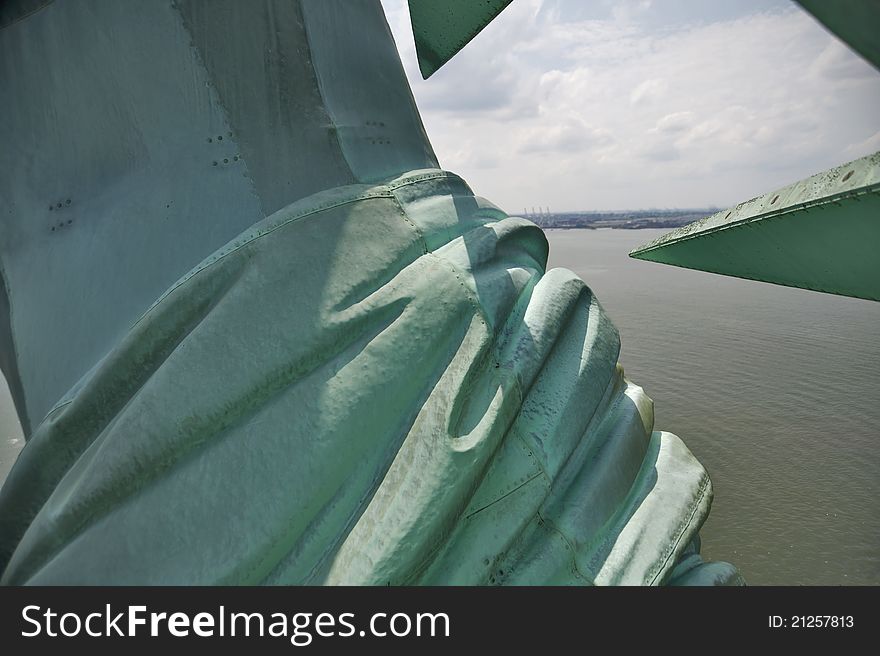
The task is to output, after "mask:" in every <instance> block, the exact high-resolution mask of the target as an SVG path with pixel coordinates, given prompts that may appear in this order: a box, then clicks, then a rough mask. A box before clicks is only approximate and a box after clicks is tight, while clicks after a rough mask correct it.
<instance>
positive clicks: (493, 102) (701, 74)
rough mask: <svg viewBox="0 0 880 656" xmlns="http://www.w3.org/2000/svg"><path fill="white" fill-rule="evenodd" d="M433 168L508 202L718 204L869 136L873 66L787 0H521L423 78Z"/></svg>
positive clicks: (860, 145) (404, 45)
mask: <svg viewBox="0 0 880 656" xmlns="http://www.w3.org/2000/svg"><path fill="white" fill-rule="evenodd" d="M382 3H383V5H384V7H385V11H386V13H387V15H388V22H389V24H390V25H391V29H392V31H393V32H394V36H395V39H396V41H397V46H398V49H399V50H400V52H401V56H402V58H403V62H404V66H405V68H406V71H407V75H408V76H409V79H410V84H411V85H412V87H413V93H414V94H415V97H416V100H417V102H418V105H419V108H420V110H421V113H422V118H423V120H424V122H425V126H426V128H427V130H428V135H429V136H430V138H431V141H432V143H433V144H434V149H435V150H436V152H437V155H438V157H439V158H440V162H441V164H442V166H443V167H444V168H446V169H449V170H451V171H455V172H456V173H459V174H461V175H462V176H464V177H465V179H466V180H468V182H469V183H470V184H471V186H472V187H473V188H474V190H475V191H476V192H477V193H478V194H479V195H482V196H486V197H487V198H489V199H490V200H492V201H493V202H494V203H496V204H498V205H500V206H501V207H503V208H504V209H506V210H507V211H509V212H511V213H521V212H522V211H523V209H524V208H526V207H528V208H531V207H532V206H539V205H541V206H550V208H551V210H558V211H564V210H577V209H636V208H672V207H709V206H717V207H726V206H729V205H733V204H735V203H737V202H739V201H742V200H746V199H748V198H751V197H753V196H756V195H759V194H761V193H764V192H767V191H770V190H772V189H774V188H777V187H780V186H783V185H785V184H788V183H790V182H794V181H796V180H798V179H800V178H803V177H806V176H808V175H811V174H813V173H818V172H819V171H821V170H823V169H826V168H829V167H831V166H835V165H837V164H842V163H844V162H846V161H849V160H852V159H855V158H857V157H860V156H862V155H866V154H869V153H872V152H875V151H877V150H880V73H878V71H876V70H875V69H874V68H872V67H871V66H870V65H868V64H867V63H865V62H864V61H863V60H861V59H860V58H859V57H858V56H857V55H854V54H852V53H851V52H850V51H849V50H848V49H847V48H846V46H844V45H843V44H842V43H841V42H840V41H838V40H837V39H836V38H835V37H833V36H831V35H830V34H829V33H828V32H826V31H825V29H824V28H823V27H822V26H821V25H819V23H817V22H816V21H815V20H814V19H813V18H812V17H811V16H810V15H808V14H807V13H805V12H804V11H803V10H802V9H800V7H799V6H797V5H795V4H794V3H792V2H789V1H788V0H653V1H652V0H630V1H627V0H623V1H621V0H614V1H612V0H590V1H586V0H543V1H542V0H514V2H513V4H511V5H510V6H509V7H508V8H507V9H505V10H504V11H503V12H502V13H501V14H500V15H499V16H498V18H497V19H496V20H495V21H494V22H493V23H492V24H490V25H489V27H487V28H486V29H485V30H484V31H483V32H482V33H481V34H480V35H479V36H477V38H476V39H474V41H472V42H471V43H470V44H469V45H468V46H467V47H466V48H465V49H464V50H463V51H462V52H461V53H459V55H458V56H456V57H455V58H454V59H453V60H452V61H451V62H449V63H448V64H446V66H444V67H443V68H441V69H440V70H439V71H438V72H437V73H435V74H434V76H433V77H431V79H430V80H428V81H423V80H422V79H421V76H420V75H419V73H418V65H417V61H416V54H415V46H414V45H413V37H412V31H411V29H410V26H409V14H408V11H407V7H406V0H382Z"/></svg>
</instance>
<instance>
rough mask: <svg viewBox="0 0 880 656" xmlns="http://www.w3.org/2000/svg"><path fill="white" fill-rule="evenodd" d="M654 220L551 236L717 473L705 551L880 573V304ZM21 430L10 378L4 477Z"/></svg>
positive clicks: (664, 408)
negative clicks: (655, 243) (674, 240)
mask: <svg viewBox="0 0 880 656" xmlns="http://www.w3.org/2000/svg"><path fill="white" fill-rule="evenodd" d="M661 233H662V231H657V230H633V231H628V230H598V231H592V230H557V231H549V232H548V233H547V236H548V239H549V240H550V265H551V266H563V267H566V268H569V269H571V270H573V271H575V272H576V273H577V274H579V275H580V276H581V277H582V278H583V279H584V280H586V281H587V284H588V285H590V287H591V288H592V289H593V291H594V292H596V294H597V295H598V297H599V300H600V301H601V303H602V304H603V306H604V307H605V309H606V311H607V312H608V313H609V314H610V316H611V318H612V319H613V320H614V322H615V323H616V324H617V327H618V329H619V330H620V333H621V338H622V341H623V350H622V353H621V361H622V363H623V366H624V367H625V369H626V371H627V375H628V376H629V377H630V378H631V379H633V380H634V381H635V382H637V383H638V384H640V385H642V386H643V387H644V388H645V389H646V391H647V392H648V394H649V395H650V396H651V397H653V399H654V401H655V412H656V424H655V426H656V427H657V428H661V429H663V430H669V431H672V432H674V433H676V434H677V435H679V436H680V437H682V438H683V439H684V440H685V442H686V443H687V444H688V446H689V447H690V448H691V450H692V451H693V452H694V453H695V454H696V455H697V457H698V458H699V459H700V460H701V461H702V462H703V464H704V465H705V466H706V467H707V468H708V470H709V473H710V474H711V476H712V480H713V482H714V484H715V504H714V506H713V509H712V514H711V516H710V518H709V521H708V522H707V524H706V526H705V527H704V529H703V552H704V555H706V556H707V557H708V558H711V559H724V560H729V561H731V562H733V563H735V564H736V565H738V566H739V568H740V569H741V571H742V572H743V574H744V575H745V577H746V580H747V581H748V582H749V583H752V584H827V585H835V584H844V585H847V584H874V585H877V584H880V448H878V447H880V445H878V442H880V430H878V426H880V340H878V337H880V334H878V333H880V303H873V302H870V301H859V300H855V299H848V298H840V297H837V296H830V295H827V294H818V293H815V292H807V291H803V290H798V289H789V288H785V287H776V286H773V285H768V284H764V283H758V282H752V281H747V280H737V279H734V278H725V277H723V276H716V275H712V274H708V273H699V272H695V271H688V270H684V269H676V268H674V267H668V266H663V265H659V264H652V263H649V262H640V261H637V260H632V259H629V258H628V257H627V253H628V252H629V250H630V249H632V248H633V247H635V246H637V245H640V244H643V243H645V242H647V241H650V240H651V239H654V238H655V237H657V236H658V235H659V234H661ZM21 444H22V439H21V434H20V431H19V429H18V426H17V423H16V421H15V416H14V413H13V411H12V409H11V404H10V402H9V399H8V392H7V390H6V388H5V382H4V381H3V380H2V378H0V481H2V480H3V479H4V478H5V476H6V472H7V471H8V469H9V467H10V466H11V464H12V462H14V459H15V457H16V455H17V453H18V450H19V448H20V447H21Z"/></svg>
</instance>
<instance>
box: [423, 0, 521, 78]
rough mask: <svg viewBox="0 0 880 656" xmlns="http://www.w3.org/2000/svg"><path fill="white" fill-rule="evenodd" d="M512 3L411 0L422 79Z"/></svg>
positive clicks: (490, 0) (453, 54) (495, 0)
mask: <svg viewBox="0 0 880 656" xmlns="http://www.w3.org/2000/svg"><path fill="white" fill-rule="evenodd" d="M511 2H512V0H479V1H477V0H444V1H443V2H433V1H432V0H409V15H410V20H411V21H412V27H413V35H414V36H415V41H416V54H417V55H418V57H419V70H420V71H421V72H422V77H423V78H425V79H428V78H429V77H431V75H433V74H434V73H435V72H436V71H437V69H439V68H440V67H441V66H443V64H445V63H446V62H448V61H449V60H450V59H452V58H453V56H455V53H457V52H458V51H459V50H461V49H462V48H464V47H465V46H466V45H467V44H468V42H470V40H471V39H473V38H474V37H475V36H477V34H479V33H480V31H481V30H482V29H483V28H484V27H486V25H488V24H489V23H490V22H492V19H494V18H495V17H496V16H497V15H498V14H500V13H501V11H502V10H503V9H504V8H505V7H506V6H507V5H509V4H510V3H511Z"/></svg>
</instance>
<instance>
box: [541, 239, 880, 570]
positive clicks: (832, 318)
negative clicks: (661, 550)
mask: <svg viewBox="0 0 880 656" xmlns="http://www.w3.org/2000/svg"><path fill="white" fill-rule="evenodd" d="M663 232H664V231H663V230H595V231H594V230H551V231H548V232H547V237H548V239H549V241H550V262H549V266H551V267H565V268H568V269H571V270H572V271H574V272H575V273H577V274H578V275H580V276H581V277H582V278H583V279H584V280H585V281H586V282H587V284H588V285H589V286H590V288H591V289H592V290H593V291H594V292H595V293H596V295H597V296H598V298H599V301H600V303H601V304H602V305H603V307H604V308H605V310H606V311H607V312H608V314H609V315H610V316H611V318H612V319H613V321H614V323H615V324H616V325H617V327H618V329H619V330H620V335H621V340H622V350H621V356H620V359H621V363H622V364H623V366H624V369H625V370H626V373H627V376H628V377H629V378H630V379H631V380H633V381H634V382H636V383H637V384H639V385H641V386H642V387H644V388H645V391H646V392H647V393H648V395H649V396H651V397H652V398H653V399H654V409H655V427H656V428H658V429H662V430H668V431H671V432H673V433H675V434H677V435H678V436H680V437H681V438H682V439H684V441H685V442H686V443H687V445H688V446H689V447H690V449H691V450H692V451H693V452H694V454H695V455H696V456H697V457H698V458H699V459H700V460H701V461H702V463H703V464H704V465H705V466H706V468H707V469H708V470H709V474H710V475H711V477H712V481H713V483H714V487H715V502H714V505H713V507H712V513H711V515H710V517H709V520H708V522H707V523H706V525H705V527H704V529H703V532H702V536H703V553H704V555H705V556H707V557H708V558H710V559H715V560H727V561H730V562H732V563H734V564H736V565H737V566H738V567H739V568H740V570H741V571H742V573H743V575H744V576H745V578H746V581H748V582H749V583H753V584H774V585H791V584H806V585H813V584H822V585H837V584H842V585H849V584H874V585H876V584H880V339H878V337H880V303H875V302H872V301H863V300H857V299H852V298H843V297H839V296H833V295H830V294H820V293H817V292H810V291H805V290H801V289H792V288H789V287H779V286H776V285H770V284H767V283H760V282H754V281H749V280H740V279H737V278H727V277H724V276H719V275H715V274H711V273H703V272H699V271H690V270H687V269H680V268H676V267H671V266H666V265H661V264H655V263H651V262H644V261H639V260H633V259H631V258H629V257H628V256H627V254H628V252H629V251H630V250H631V249H632V248H634V247H636V246H639V245H642V244H644V243H646V242H648V241H651V240H652V239H655V238H656V237H658V236H659V235H661V234H662V233H663Z"/></svg>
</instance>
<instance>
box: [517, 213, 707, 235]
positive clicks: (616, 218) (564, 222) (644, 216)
mask: <svg viewBox="0 0 880 656" xmlns="http://www.w3.org/2000/svg"><path fill="white" fill-rule="evenodd" d="M717 211H718V210H716V209H714V208H707V209H694V210H626V211H619V212H555V213H552V214H551V213H550V212H546V211H545V212H535V213H530V212H527V213H525V214H522V215H521V216H523V217H525V218H527V219H529V220H531V221H534V222H535V223H536V224H537V225H538V226H540V227H541V228H544V229H545V230H579V229H580V230H583V229H586V230H595V229H598V228H613V229H616V230H642V229H646V228H648V229H650V228H658V229H661V230H670V229H672V228H680V227H681V226H683V225H688V224H689V223H693V222H694V221H699V220H700V219H704V218H706V217H707V216H711V215H712V214H714V213H716V212H717Z"/></svg>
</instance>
